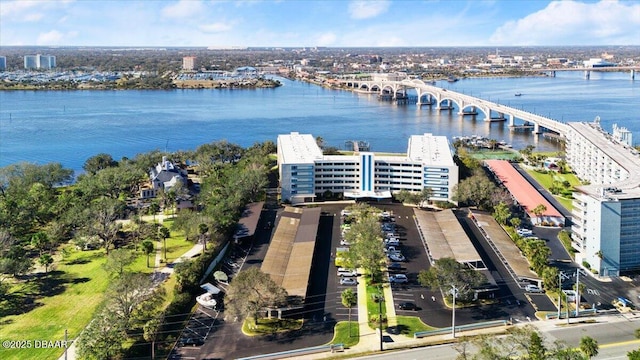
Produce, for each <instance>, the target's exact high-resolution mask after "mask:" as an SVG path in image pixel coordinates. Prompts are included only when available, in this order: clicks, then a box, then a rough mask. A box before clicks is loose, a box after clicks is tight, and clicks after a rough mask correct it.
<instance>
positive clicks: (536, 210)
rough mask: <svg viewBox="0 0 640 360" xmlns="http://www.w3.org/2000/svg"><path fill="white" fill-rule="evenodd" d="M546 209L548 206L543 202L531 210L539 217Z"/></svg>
mask: <svg viewBox="0 0 640 360" xmlns="http://www.w3.org/2000/svg"><path fill="white" fill-rule="evenodd" d="M545 211H547V207H546V206H544V205H543V204H540V205H538V206H536V207H534V208H533V210H531V212H532V213H534V214H535V215H536V217H537V218H540V217H541V216H542V214H543V213H544V212H545Z"/></svg>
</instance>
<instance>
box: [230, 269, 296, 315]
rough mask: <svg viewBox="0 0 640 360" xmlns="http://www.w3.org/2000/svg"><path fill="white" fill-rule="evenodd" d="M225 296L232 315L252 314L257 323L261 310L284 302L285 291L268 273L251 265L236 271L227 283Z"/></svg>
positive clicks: (285, 298) (281, 304) (285, 297)
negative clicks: (236, 273) (227, 288)
mask: <svg viewBox="0 0 640 360" xmlns="http://www.w3.org/2000/svg"><path fill="white" fill-rule="evenodd" d="M226 297H227V301H226V304H228V308H229V311H230V312H231V313H232V314H233V315H236V316H252V317H253V318H254V320H255V322H256V323H257V322H258V314H259V313H260V311H261V310H263V309H265V308H267V307H278V306H283V305H284V304H285V303H286V300H287V292H286V290H285V289H283V288H282V287H281V286H279V285H278V284H276V283H275V282H274V281H273V279H271V277H270V276H269V275H268V274H265V273H263V272H262V271H260V269H258V268H257V267H251V268H249V269H247V270H244V271H241V272H239V273H238V275H237V276H236V277H235V278H234V279H233V281H232V282H231V284H230V285H229V290H228V291H227V295H226Z"/></svg>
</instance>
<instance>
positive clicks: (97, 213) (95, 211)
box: [83, 198, 124, 256]
mask: <svg viewBox="0 0 640 360" xmlns="http://www.w3.org/2000/svg"><path fill="white" fill-rule="evenodd" d="M123 212H124V203H123V202H122V201H120V200H117V199H111V198H100V199H98V200H96V201H95V202H93V203H92V204H91V205H90V207H89V208H88V209H87V210H86V211H85V218H84V227H83V229H84V232H85V234H86V235H87V236H97V237H98V238H100V240H102V245H103V246H104V248H105V251H106V253H107V256H108V255H109V251H110V250H111V247H112V246H113V244H114V242H115V241H116V240H117V238H118V231H119V230H120V228H121V227H122V226H121V225H120V224H119V223H117V222H116V220H117V219H119V218H120V217H121V216H122V215H123Z"/></svg>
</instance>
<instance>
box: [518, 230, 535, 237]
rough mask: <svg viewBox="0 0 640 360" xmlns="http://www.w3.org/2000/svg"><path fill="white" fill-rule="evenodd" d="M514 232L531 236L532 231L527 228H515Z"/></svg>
mask: <svg viewBox="0 0 640 360" xmlns="http://www.w3.org/2000/svg"><path fill="white" fill-rule="evenodd" d="M516 232H517V233H518V235H520V236H531V235H533V231H531V230H529V229H518V230H516Z"/></svg>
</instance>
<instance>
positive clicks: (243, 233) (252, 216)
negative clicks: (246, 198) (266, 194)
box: [233, 201, 264, 242]
mask: <svg viewBox="0 0 640 360" xmlns="http://www.w3.org/2000/svg"><path fill="white" fill-rule="evenodd" d="M263 207H264V201H261V202H254V203H251V204H248V205H247V206H246V207H245V209H244V211H243V212H242V215H241V216H240V220H239V221H238V225H237V228H236V232H235V233H234V235H233V239H234V240H235V241H236V242H238V241H241V240H243V239H245V238H251V237H253V235H254V234H255V233H256V228H257V227H258V221H260V214H261V213H262V208H263Z"/></svg>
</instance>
